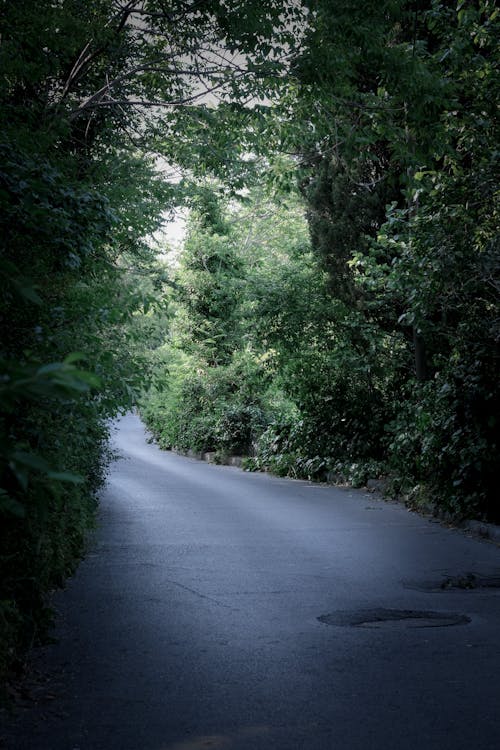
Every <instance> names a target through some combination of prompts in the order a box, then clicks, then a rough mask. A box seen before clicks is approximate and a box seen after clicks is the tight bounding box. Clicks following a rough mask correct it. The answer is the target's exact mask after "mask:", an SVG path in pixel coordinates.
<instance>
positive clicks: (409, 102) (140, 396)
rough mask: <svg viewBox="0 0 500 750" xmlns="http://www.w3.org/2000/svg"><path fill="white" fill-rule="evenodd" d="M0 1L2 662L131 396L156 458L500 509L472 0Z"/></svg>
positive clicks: (87, 511) (95, 484)
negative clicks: (187, 457)
mask: <svg viewBox="0 0 500 750" xmlns="http://www.w3.org/2000/svg"><path fill="white" fill-rule="evenodd" d="M2 11H3V12H2V17H1V21H0V24H1V27H0V66H1V69H2V72H3V76H2V80H1V83H0V122H1V127H2V136H1V138H0V152H1V156H2V159H1V165H0V199H1V201H2V212H1V215H0V222H1V225H2V227H1V228H2V234H1V237H2V239H1V245H0V275H1V277H2V286H1V291H0V294H1V308H0V325H1V329H2V345H1V350H0V363H1V366H2V380H1V383H0V403H1V406H2V414H1V419H0V444H1V447H2V458H1V465H0V515H1V520H2V523H1V524H0V549H1V552H0V577H1V590H0V642H1V643H2V644H5V645H4V646H3V648H2V649H1V650H0V673H1V672H5V670H6V669H7V666H8V665H9V664H11V663H12V661H13V655H14V654H15V653H18V652H19V649H21V650H22V648H24V647H26V646H27V645H29V644H31V643H33V642H34V641H36V640H37V639H39V637H41V634H42V632H43V630H44V626H45V623H46V620H47V617H46V614H47V610H46V593H47V591H49V590H50V589H51V588H52V587H53V586H54V585H56V584H58V583H59V582H61V581H62V580H63V579H64V577H65V576H66V575H67V574H68V572H69V571H71V570H72V569H73V567H74V565H75V563H76V561H77V559H78V558H79V556H80V555H81V553H82V550H83V545H84V539H85V531H86V529H87V528H88V526H89V524H90V523H91V522H92V518H93V515H94V511H95V505H96V500H95V498H96V492H97V490H98V488H99V486H100V484H101V483H102V481H103V478H104V475H105V468H106V462H107V460H108V457H107V449H106V445H107V442H106V441H107V431H108V427H107V425H108V421H109V419H110V418H112V417H113V416H116V415H117V414H118V413H120V412H121V411H126V410H127V409H130V408H131V407H132V406H133V405H134V404H139V408H140V410H141V413H142V415H143V417H144V419H145V420H146V422H147V424H148V425H149V426H150V428H151V429H152V431H153V433H154V435H155V436H156V437H157V439H158V440H159V442H160V444H161V445H163V446H164V447H175V448H178V449H181V450H189V449H193V450H196V451H215V452H217V454H218V455H219V458H220V459H221V460H222V458H223V456H224V455H225V454H227V453H231V452H233V453H234V452H236V453H241V454H246V455H247V456H248V457H249V458H248V460H247V464H246V465H247V468H254V469H256V468H265V469H268V468H270V469H272V470H274V471H276V472H278V473H281V474H289V475H291V476H303V477H310V478H314V479H322V480H324V479H328V480H330V481H331V480H337V481H351V482H354V483H357V484H362V483H363V482H365V481H366V480H367V479H368V478H369V477H382V476H383V477H385V480H386V486H387V489H388V491H389V492H391V493H392V494H393V495H397V496H400V497H402V498H404V499H405V500H406V501H407V502H408V503H410V504H414V505H417V506H418V505H420V506H422V505H425V506H426V507H429V505H431V506H432V507H434V508H435V510H436V511H437V512H440V513H447V514H449V515H451V516H453V517H457V516H458V517H460V516H477V517H488V518H490V519H493V520H495V519H496V520H498V518H499V514H500V511H499V509H498V502H497V500H496V496H497V493H496V492H495V479H496V477H495V468H496V459H497V454H498V407H499V391H498V343H499V327H498V319H499V318H498V290H499V285H498V267H499V263H498V257H499V252H498V251H499V247H498V218H499V209H498V185H497V177H498V147H497V143H498V136H499V133H498V117H497V112H498V100H497V91H498V62H499V61H498V41H497V40H498V26H499V23H500V14H499V12H498V9H497V8H495V5H494V3H493V2H492V0H479V1H478V2H469V1H468V0H458V2H455V0H453V2H442V1H438V0H419V2H413V1H412V2H409V1H407V0H382V1H380V0H379V1H378V2H376V3H375V2H371V1H370V2H366V3H362V4H360V3H356V2H353V0H336V1H335V2H332V0H303V1H302V2H299V0H289V1H288V2H285V3H283V2H278V0H238V1H237V2H231V3H228V2H225V0H90V1H85V2H83V1H82V0H58V1H56V0H44V1H43V2H38V1H37V2H35V1H34V0H20V1H19V2H16V3H8V2H5V3H3V4H2ZM179 206H183V207H188V208H189V210H190V218H189V221H188V231H187V238H186V241H185V244H184V247H183V248H182V251H181V253H180V258H179V261H178V265H177V267H176V268H172V267H170V266H168V264H166V262H165V260H164V258H163V255H162V253H161V252H160V254H158V253H157V252H156V250H155V248H154V243H153V242H152V241H151V236H152V235H153V234H154V233H155V231H157V230H158V229H159V228H161V226H162V223H163V222H164V221H165V220H166V219H167V218H168V216H169V212H170V213H171V212H172V211H173V210H174V209H175V208H176V207H179ZM164 249H165V248H162V250H164Z"/></svg>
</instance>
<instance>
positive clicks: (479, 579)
mask: <svg viewBox="0 0 500 750" xmlns="http://www.w3.org/2000/svg"><path fill="white" fill-rule="evenodd" d="M403 585H404V586H405V588H408V589H414V590H416V591H430V592H439V591H472V590H475V589H500V575H479V574H477V573H460V574H459V575H455V576H443V577H442V578H441V579H440V580H434V581H403Z"/></svg>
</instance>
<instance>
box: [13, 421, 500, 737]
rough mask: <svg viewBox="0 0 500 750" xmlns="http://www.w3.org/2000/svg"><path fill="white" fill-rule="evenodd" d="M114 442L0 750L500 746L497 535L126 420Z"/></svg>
mask: <svg viewBox="0 0 500 750" xmlns="http://www.w3.org/2000/svg"><path fill="white" fill-rule="evenodd" d="M114 440H115V444H116V448H117V450H118V451H119V453H120V455H121V458H120V459H118V460H117V461H116V462H115V463H114V464H113V466H112V469H111V472H110V476H109V481H108V484H107V486H106V488H105V490H104V491H103V493H102V501H101V510H100V523H99V528H98V530H97V532H96V534H95V538H94V539H93V541H92V545H91V549H90V551H89V553H88V555H87V557H86V559H85V561H84V562H83V563H82V565H81V566H80V568H79V570H78V572H77V574H76V576H75V577H74V578H73V579H72V580H71V581H70V582H69V583H68V585H67V587H66V589H65V591H63V592H61V593H60V594H58V595H57V597H56V607H57V609H58V611H59V616H58V626H57V633H56V635H57V637H58V639H59V640H58V642H57V643H56V644H55V645H53V646H50V647H47V648H45V649H43V650H42V651H41V653H40V655H39V656H38V667H37V668H38V670H39V674H40V675H41V676H40V677H39V679H38V684H37V685H36V686H35V687H33V689H32V690H33V692H34V695H35V697H36V700H31V701H28V703H27V704H26V706H25V707H23V708H20V709H18V712H17V716H16V717H14V718H13V719H12V720H9V721H8V722H7V727H6V728H5V729H4V732H3V738H4V745H3V747H4V748H7V749H8V750H299V749H300V750H447V749H448V748H449V749H450V750H462V749H463V750H470V748H471V747H473V748H474V749H475V750H498V748H499V747H500V712H499V708H500V642H499V641H500V550H499V549H498V547H496V546H494V545H492V544H490V543H487V542H484V541H480V540H477V539H472V538H468V537H467V536H465V535H464V534H462V533H461V532H458V531H455V530H451V529H446V528H444V527H442V526H441V525H439V524H437V523H435V522H433V521H430V520H428V519H424V518H421V517H419V516H417V515H415V514H412V513H409V512H407V511H406V510H405V509H404V508H403V507H401V506H400V505H397V504H392V503H386V502H384V501H382V500H378V499H376V498H374V496H372V495H369V494H367V493H364V492H360V491H354V490H349V489H338V488H334V487H326V486H319V485H314V484H311V483H309V482H304V481H294V480H285V479H280V478H276V477H271V476H267V475H265V474H250V473H245V472H242V471H240V470H238V469H234V468H231V467H221V466H214V465H208V464H205V463H201V462H197V461H195V460H192V459H188V458H184V457H180V456H177V455H175V454H172V453H166V452H162V451H160V450H159V449H158V448H157V447H156V446H155V445H151V444H148V443H147V441H146V436H145V434H144V429H143V427H142V425H141V423H140V421H139V420H138V418H137V417H135V416H132V415H128V416H126V417H124V418H123V419H121V420H120V421H119V422H118V423H117V426H116V430H115V437H114ZM471 574H473V575H474V577H471ZM469 584H470V585H471V586H473V588H468V586H469ZM0 747H2V745H0Z"/></svg>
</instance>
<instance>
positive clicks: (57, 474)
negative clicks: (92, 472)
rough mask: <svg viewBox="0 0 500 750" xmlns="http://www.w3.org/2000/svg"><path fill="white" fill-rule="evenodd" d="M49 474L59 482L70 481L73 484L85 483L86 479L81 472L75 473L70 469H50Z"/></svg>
mask: <svg viewBox="0 0 500 750" xmlns="http://www.w3.org/2000/svg"><path fill="white" fill-rule="evenodd" d="M47 476H48V477H49V478H50V479H57V480H58V481H59V482H70V483H71V484H83V482H84V481H85V480H84V478H83V477H82V476H80V475H79V474H73V473H72V472H70V471H49V472H47Z"/></svg>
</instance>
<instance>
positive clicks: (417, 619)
mask: <svg viewBox="0 0 500 750" xmlns="http://www.w3.org/2000/svg"><path fill="white" fill-rule="evenodd" d="M318 620H319V621H320V622H322V623H324V624H325V625H336V626H340V627H370V628H393V627H403V628H405V627H406V628H443V627H449V626H450V625H466V624H467V623H469V622H470V617H467V615H463V614H458V613H456V612H431V611H428V610H424V611H422V610H415V609H380V608H379V609H360V610H350V611H349V610H342V611H339V612H332V613H331V614H328V615H321V617H318Z"/></svg>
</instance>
